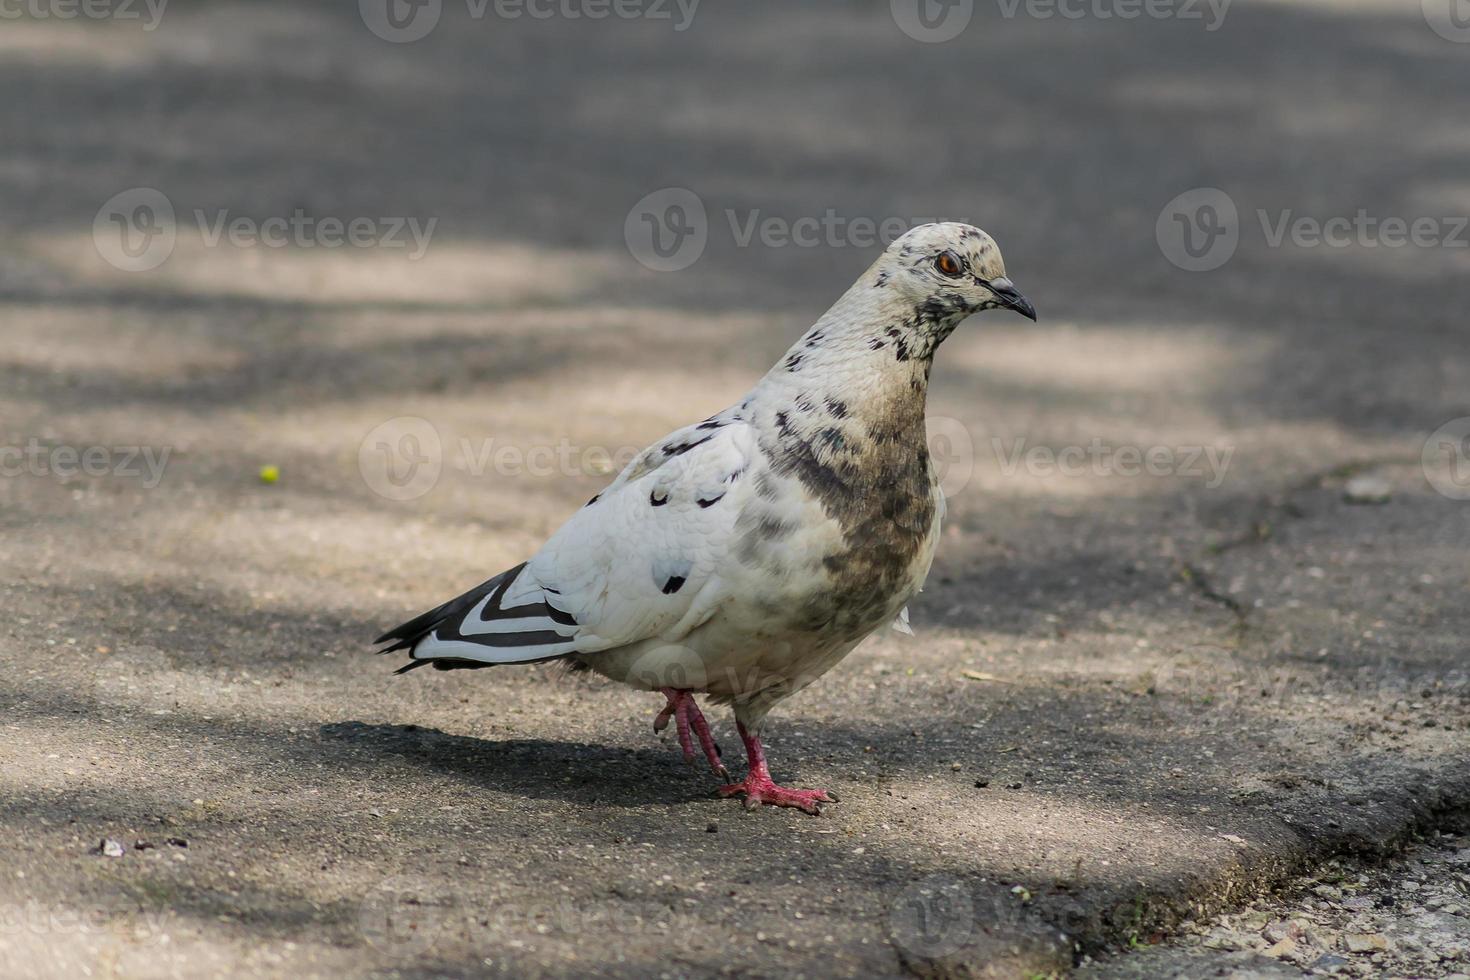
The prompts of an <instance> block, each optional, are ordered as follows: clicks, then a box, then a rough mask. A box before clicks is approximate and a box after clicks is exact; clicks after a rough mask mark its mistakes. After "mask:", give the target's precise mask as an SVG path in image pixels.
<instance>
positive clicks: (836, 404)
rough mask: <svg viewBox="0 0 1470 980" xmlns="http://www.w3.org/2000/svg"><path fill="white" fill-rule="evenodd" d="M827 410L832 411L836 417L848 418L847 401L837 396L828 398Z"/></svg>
mask: <svg viewBox="0 0 1470 980" xmlns="http://www.w3.org/2000/svg"><path fill="white" fill-rule="evenodd" d="M827 411H829V412H831V413H832V415H833V416H834V417H836V418H839V419H845V418H847V402H844V401H840V400H838V399H836V398H828V399H827Z"/></svg>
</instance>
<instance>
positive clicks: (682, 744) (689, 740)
mask: <svg viewBox="0 0 1470 980" xmlns="http://www.w3.org/2000/svg"><path fill="white" fill-rule="evenodd" d="M661 693H662V694H663V696H664V697H666V698H668V699H669V703H668V704H666V705H664V709H663V710H662V711H660V712H659V713H658V717H657V718H655V719H654V720H653V730H654V732H655V733H658V732H662V731H663V730H664V729H665V728H667V727H668V725H669V719H670V718H673V719H674V720H675V722H676V724H675V727H676V729H677V730H678V733H679V748H680V749H681V750H683V753H684V761H685V762H686V763H688V764H689V765H690V766H697V765H698V763H697V762H696V761H695V756H694V738H695V737H697V738H698V739H699V747H700V748H701V749H703V750H704V757H705V759H706V761H708V762H709V767H710V769H712V770H714V773H715V775H716V776H718V777H719V778H720V779H729V778H730V773H729V772H728V771H727V770H726V769H725V764H724V763H723V762H721V761H720V759H721V757H722V755H723V753H721V752H720V747H719V746H718V745H717V744H715V739H714V736H713V735H711V734H710V730H709V722H707V721H705V720H704V713H703V712H701V711H700V710H699V705H698V704H696V703H695V701H694V695H693V694H691V693H690V692H688V691H681V690H677V689H675V688H672V687H666V688H663V689H662V691H661Z"/></svg>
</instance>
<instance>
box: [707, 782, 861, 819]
mask: <svg viewBox="0 0 1470 980" xmlns="http://www.w3.org/2000/svg"><path fill="white" fill-rule="evenodd" d="M737 793H744V794H745V800H744V801H743V804H744V806H745V809H747V810H755V809H758V808H759V807H760V806H761V805H762V804H766V805H768V806H789V807H793V808H795V809H797V810H800V811H802V812H803V813H810V814H811V815H812V816H814V817H820V816H821V815H822V814H823V813H824V812H825V810H824V809H823V808H822V806H821V805H820V804H823V803H836V802H837V797H836V796H834V795H832V794H831V793H829V792H827V791H826V790H824V789H786V788H785V787H783V786H777V785H776V784H775V783H773V782H772V781H771V779H770V777H768V776H760V775H754V774H752V775H749V776H746V777H745V778H744V779H742V780H741V781H740V782H738V783H731V784H730V785H728V786H721V787H720V795H721V796H734V795H735V794H737Z"/></svg>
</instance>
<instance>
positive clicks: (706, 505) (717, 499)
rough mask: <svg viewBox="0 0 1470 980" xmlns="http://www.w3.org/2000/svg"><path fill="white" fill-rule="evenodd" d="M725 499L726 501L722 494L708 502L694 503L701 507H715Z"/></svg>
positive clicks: (698, 501)
mask: <svg viewBox="0 0 1470 980" xmlns="http://www.w3.org/2000/svg"><path fill="white" fill-rule="evenodd" d="M724 499H725V495H724V494H723V493H722V494H720V495H719V496H718V497H711V498H709V499H708V500H696V501H694V502H695V503H696V504H698V505H699V506H701V507H713V506H714V505H715V504H717V503H719V502H720V501H721V500H724Z"/></svg>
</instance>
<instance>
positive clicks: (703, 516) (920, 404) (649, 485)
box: [380, 224, 1034, 805]
mask: <svg viewBox="0 0 1470 980" xmlns="http://www.w3.org/2000/svg"><path fill="white" fill-rule="evenodd" d="M941 256H947V257H948V259H953V260H955V262H957V263H958V264H959V265H960V266H962V267H963V274H960V275H951V274H947V273H946V272H945V271H944V269H946V268H951V267H953V265H954V263H951V262H949V261H948V259H945V258H941ZM1004 277H1005V267H1004V264H1003V262H1002V260H1001V257H1000V252H999V250H998V249H997V248H996V247H995V243H994V242H993V241H992V240H991V238H990V237H989V236H988V235H986V234H985V233H984V232H982V231H980V230H979V229H976V228H972V227H970V226H968V225H960V224H936V225H925V226H922V227H919V228H916V229H914V230H912V231H910V232H909V233H908V234H907V235H905V236H903V237H902V238H900V239H898V240H897V241H896V242H894V243H893V245H891V246H890V247H889V248H888V249H887V250H886V251H885V252H884V254H883V255H882V256H881V257H880V258H879V259H878V261H877V262H875V263H874V265H873V266H872V267H871V268H870V269H869V270H868V271H867V272H865V273H864V274H863V275H862V276H861V277H860V278H859V279H858V281H857V282H856V283H855V284H854V285H853V286H852V288H851V289H849V290H848V291H847V292H846V293H845V294H844V295H843V296H842V297H841V298H840V299H838V301H837V302H836V303H835V304H834V305H833V306H832V308H831V309H830V310H828V311H827V312H826V313H825V314H824V315H823V316H822V317H821V319H819V320H818V321H817V323H816V324H815V325H814V326H813V327H812V328H811V329H810V330H809V331H807V333H806V334H804V335H803V336H802V337H801V339H799V340H798V341H797V342H796V343H795V344H794V345H793V346H792V347H791V349H790V350H789V351H788V352H787V353H786V354H785V355H783V356H782V357H781V358H780V359H779V360H778V361H777V362H776V365H775V366H774V367H773V368H772V369H771V370H770V371H769V372H768V373H767V374H766V376H765V377H764V378H762V379H761V380H760V381H759V382H758V383H757V384H756V386H755V387H754V388H753V389H751V391H750V392H749V394H747V395H746V396H745V397H744V398H742V399H741V400H740V401H739V402H738V403H737V404H736V405H734V406H732V407H731V408H729V409H726V410H725V411H723V412H720V413H719V414H717V415H714V416H712V417H711V418H709V419H706V420H705V421H703V422H700V423H697V424H695V425H691V426H688V427H686V428H684V429H680V430H678V431H676V432H674V433H672V434H670V435H669V436H667V437H665V438H664V439H662V440H660V441H659V442H658V443H656V444H655V445H654V446H652V447H651V448H649V449H647V450H645V451H644V452H643V453H641V454H640V455H639V456H638V457H637V458H636V459H634V460H633V461H632V462H631V463H630V464H629V465H628V466H627V467H626V468H625V469H624V471H623V472H622V473H620V474H619V475H618V477H617V478H616V479H615V480H614V481H613V482H612V483H611V484H610V485H609V486H608V487H607V488H606V489H605V490H603V491H602V493H600V494H598V495H597V496H596V497H594V498H592V500H591V501H589V502H588V504H587V505H586V506H585V507H583V508H582V509H581V510H580V511H579V512H578V513H577V514H575V515H574V516H573V517H572V518H571V519H570V520H569V521H568V522H567V523H566V524H565V525H564V526H563V527H562V528H561V529H560V530H559V531H557V532H556V534H554V535H553V536H552V537H551V539H550V540H549V541H547V543H546V545H545V546H544V547H543V548H542V549H541V551H540V552H538V553H537V554H536V555H535V556H534V557H532V558H531V559H530V560H529V561H527V562H526V563H525V564H524V565H521V566H518V567H517V568H515V569H511V570H510V571H509V572H505V573H503V574H502V575H500V576H497V577H496V578H494V579H491V580H489V581H488V582H486V583H483V584H482V585H481V586H479V587H477V588H476V589H474V590H471V591H470V592H468V593H466V594H465V595H464V596H461V597H459V598H458V599H455V600H452V601H451V602H449V603H446V604H445V605H444V606H442V607H440V608H439V609H436V610H433V611H431V612H429V613H426V614H425V615H424V616H421V617H419V618H418V619H416V620H414V621H412V622H410V623H406V624H404V625H403V626H401V627H399V628H398V629H396V630H394V631H392V632H390V633H388V634H387V635H386V636H384V637H383V638H382V641H380V642H385V641H393V645H392V646H391V647H389V648H388V649H390V650H392V649H408V650H409V652H410V656H411V657H412V661H411V662H410V663H409V664H408V665H407V666H406V667H405V668H403V669H404V670H408V669H411V668H413V667H416V666H419V665H421V664H424V663H434V664H435V666H437V667H440V668H441V669H451V668H456V667H480V666H490V665H493V664H504V663H526V662H534V661H540V660H548V659H557V658H569V659H572V660H574V661H577V662H580V663H581V664H583V665H585V666H587V667H589V668H591V669H592V670H595V671H597V672H599V673H601V674H604V675H606V676H608V677H610V678H612V679H614V680H618V681H622V682H625V683H628V684H632V685H634V686H637V687H642V688H647V689H649V690H674V691H686V692H687V691H701V692H705V693H707V694H708V695H710V697H711V698H712V699H713V700H715V701H718V702H721V703H728V704H731V705H733V707H734V711H735V715H736V718H737V720H738V721H739V722H740V723H741V726H742V733H744V731H745V730H746V729H749V730H750V731H751V732H754V731H756V730H757V729H758V728H759V726H760V724H761V722H762V721H763V719H764V718H765V716H766V713H767V712H768V711H769V710H770V708H771V707H772V706H773V705H774V704H776V703H777V702H779V701H780V700H781V699H782V698H784V697H787V696H789V695H790V694H792V693H794V692H795V691H798V690H800V689H801V688H803V687H805V686H806V685H807V684H809V683H811V682H812V681H813V680H815V679H816V678H817V677H819V676H821V675H822V674H823V673H825V672H826V671H827V670H828V669H830V668H831V667H832V666H833V665H834V664H836V663H837V662H838V661H839V660H841V659H842V657H844V656H845V655H846V654H847V653H848V652H849V651H851V650H852V649H853V647H855V646H856V645H857V644H858V643H859V642H861V641H862V640H863V638H864V637H866V636H868V635H869V634H870V633H872V632H873V631H874V630H875V629H877V628H878V627H879V626H881V625H883V624H884V623H886V622H889V621H891V620H893V619H894V617H895V616H897V615H898V614H899V613H900V612H901V611H902V610H903V609H904V607H905V604H906V603H907V602H908V601H909V599H910V598H912V597H913V596H914V595H915V594H916V593H917V592H918V591H919V589H920V587H921V586H922V585H923V583H924V578H925V576H926V575H927V574H928V571H929V566H930V563H931V562H932V561H933V558H934V550H935V546H936V544H937V542H938V538H939V526H940V521H941V519H942V517H943V513H944V498H943V495H942V493H941V492H940V490H939V485H938V481H937V479H936V477H935V473H934V469H933V466H932V464H931V461H930V459H929V454H928V450H927V448H926V439H925V431H924V402H925V396H926V394H927V391H928V382H929V372H930V367H931V365H932V361H933V356H934V353H935V350H936V349H937V348H938V346H939V344H940V343H942V342H943V340H944V339H945V338H946V337H947V336H949V334H950V333H951V332H952V331H953V330H954V329H955V327H956V326H957V325H958V324H959V322H960V321H961V320H963V319H964V318H965V317H967V316H969V315H970V314H972V313H974V312H977V311H978V310H982V309H989V308H993V307H998V306H1007V307H1011V308H1013V309H1017V310H1019V311H1021V312H1022V313H1023V314H1025V315H1028V316H1032V317H1033V318H1034V311H1033V310H1032V309H1031V307H1030V304H1029V303H1028V302H1027V301H1026V300H1025V299H1024V298H1023V297H1021V296H1020V294H1019V293H1016V292H1015V290H1014V288H1013V287H1012V286H1011V284H1010V282H1009V280H1007V279H1005V278H1004ZM385 652H386V651H385ZM672 703H673V701H671V704H672ZM681 717H682V715H681ZM758 749H759V745H758V742H757V743H756V751H757V752H758ZM753 758H754V755H753ZM793 805H795V804H793Z"/></svg>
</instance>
